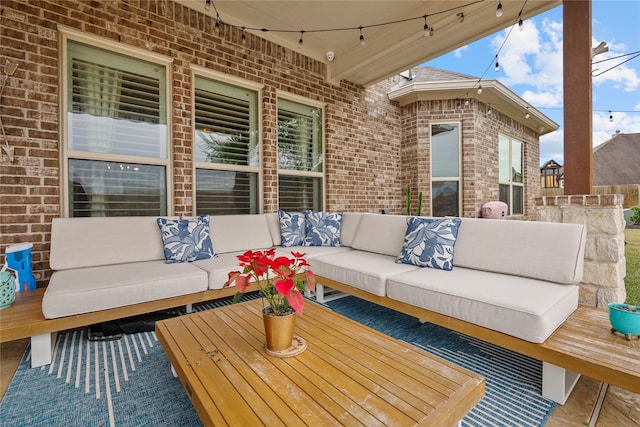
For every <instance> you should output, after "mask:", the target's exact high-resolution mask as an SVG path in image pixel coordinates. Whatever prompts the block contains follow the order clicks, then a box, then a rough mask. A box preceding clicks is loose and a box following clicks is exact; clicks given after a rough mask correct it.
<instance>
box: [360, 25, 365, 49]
mask: <svg viewBox="0 0 640 427" xmlns="http://www.w3.org/2000/svg"><path fill="white" fill-rule="evenodd" d="M360 44H361V45H362V46H364V45H365V44H366V42H365V41H364V36H363V35H362V27H360Z"/></svg>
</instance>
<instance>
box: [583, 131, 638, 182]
mask: <svg viewBox="0 0 640 427" xmlns="http://www.w3.org/2000/svg"><path fill="white" fill-rule="evenodd" d="M624 184H640V133H620V131H618V132H616V133H615V134H614V135H613V136H612V137H611V139H609V140H608V141H605V142H603V143H602V144H600V145H598V146H597V147H596V148H595V149H594V150H593V185H624Z"/></svg>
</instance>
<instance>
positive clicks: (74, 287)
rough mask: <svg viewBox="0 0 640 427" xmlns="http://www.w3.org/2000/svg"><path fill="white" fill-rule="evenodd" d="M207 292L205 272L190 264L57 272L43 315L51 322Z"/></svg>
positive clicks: (154, 263)
mask: <svg viewBox="0 0 640 427" xmlns="http://www.w3.org/2000/svg"><path fill="white" fill-rule="evenodd" d="M156 232H157V230H156ZM158 234H159V233H158ZM206 289H207V273H206V272H204V271H203V270H201V269H199V268H197V267H195V266H193V265H192V264H186V263H185V264H167V263H165V261H164V260H161V261H146V262H135V263H127V264H114V265H108V266H97V267H87V268H77V269H73V270H60V271H56V272H54V273H53V274H52V276H51V280H50V282H49V286H48V287H47V290H46V291H45V294H44V297H43V299H42V312H43V314H44V316H45V317H46V318H47V319H54V318H57V317H64V316H70V315H74V314H81V313H89V312H93V311H99V310H106V309H110V308H116V307H122V306H127V305H132V304H138V303H142V302H147V301H155V300H159V299H163V298H171V297H175V296H180V295H186V294H191V293H196V292H201V291H204V290H206Z"/></svg>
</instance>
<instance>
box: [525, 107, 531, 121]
mask: <svg viewBox="0 0 640 427" xmlns="http://www.w3.org/2000/svg"><path fill="white" fill-rule="evenodd" d="M529 117H531V114H529V107H527V112H526V113H525V115H524V118H525V119H528V118H529Z"/></svg>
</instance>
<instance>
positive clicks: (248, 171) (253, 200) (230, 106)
mask: <svg viewBox="0 0 640 427" xmlns="http://www.w3.org/2000/svg"><path fill="white" fill-rule="evenodd" d="M257 101H258V96H257V93H256V92H255V91H253V90H249V89H245V88H241V87H238V86H234V85H230V84H226V83H222V82H219V81H216V80H211V79H207V78H204V77H201V76H196V78H195V89H194V104H195V105H194V112H195V113H194V115H195V129H194V130H195V132H194V138H195V153H196V165H197V166H196V212H197V214H198V215H201V214H205V213H208V214H214V215H229V214H252V213H258V212H260V206H259V191H260V190H259V188H260V186H259V182H258V179H259V164H260V161H259V158H260V157H259V148H258V147H259V144H258V106H257Z"/></svg>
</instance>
